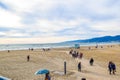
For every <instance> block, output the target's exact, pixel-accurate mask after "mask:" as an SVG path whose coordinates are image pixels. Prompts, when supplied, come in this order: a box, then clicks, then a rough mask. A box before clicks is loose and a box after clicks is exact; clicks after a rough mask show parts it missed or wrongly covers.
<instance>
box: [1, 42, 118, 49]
mask: <svg viewBox="0 0 120 80" xmlns="http://www.w3.org/2000/svg"><path fill="white" fill-rule="evenodd" d="M75 44H76V43H46V44H0V51H3V50H26V49H29V48H33V49H42V48H63V47H69V48H70V47H74V46H75ZM77 44H79V45H80V46H96V45H106V44H107V45H112V44H120V43H119V42H114V43H77Z"/></svg>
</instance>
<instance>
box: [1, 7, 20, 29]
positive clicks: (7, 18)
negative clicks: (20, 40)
mask: <svg viewBox="0 0 120 80" xmlns="http://www.w3.org/2000/svg"><path fill="white" fill-rule="evenodd" d="M20 20H21V18H20V16H18V15H16V14H14V13H12V12H9V11H7V10H4V9H2V8H0V26H1V27H12V28H17V27H20V26H22V24H21V23H20Z"/></svg>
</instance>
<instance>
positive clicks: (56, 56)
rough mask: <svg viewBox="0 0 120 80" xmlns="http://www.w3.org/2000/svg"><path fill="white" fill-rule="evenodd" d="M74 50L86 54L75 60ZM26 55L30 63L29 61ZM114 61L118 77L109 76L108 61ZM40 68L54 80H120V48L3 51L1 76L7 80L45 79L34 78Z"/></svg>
mask: <svg viewBox="0 0 120 80" xmlns="http://www.w3.org/2000/svg"><path fill="white" fill-rule="evenodd" d="M71 49H73V50H75V51H79V52H82V53H83V58H82V59H78V58H77V59H74V58H73V57H71V55H70V54H69V51H70V50H71ZM27 55H30V61H29V62H27ZM91 57H93V58H94V60H95V63H94V65H93V66H90V65H89V59H90V58H91ZM64 61H66V62H67V74H66V75H64ZM79 61H81V63H82V71H81V72H78V70H77V64H78V62H79ZM109 61H113V62H114V63H115V64H116V66H117V72H116V75H113V74H112V75H109V72H108V68H107V65H108V62H109ZM39 69H48V70H50V75H51V78H52V80H81V78H83V77H85V78H86V80H119V79H120V46H119V45H114V46H112V47H108V45H104V46H103V48H101V47H98V48H97V49H96V48H95V47H94V46H92V47H91V49H90V50H89V49H88V47H81V48H80V49H74V48H55V49H51V50H50V51H43V50H41V49H37V50H33V51H29V50H13V51H10V52H9V53H8V52H7V51H0V76H5V77H8V78H10V79H12V80H44V76H45V75H44V74H43V75H35V74H34V73H35V72H36V71H37V70H39Z"/></svg>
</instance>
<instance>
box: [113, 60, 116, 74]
mask: <svg viewBox="0 0 120 80" xmlns="http://www.w3.org/2000/svg"><path fill="white" fill-rule="evenodd" d="M112 72H113V74H115V72H116V65H115V63H113V62H112Z"/></svg>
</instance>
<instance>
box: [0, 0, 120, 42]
mask: <svg viewBox="0 0 120 80" xmlns="http://www.w3.org/2000/svg"><path fill="white" fill-rule="evenodd" d="M119 22H120V0H59V1H58V0H1V1H0V29H1V30H0V31H1V33H0V37H1V38H3V37H6V38H7V37H8V38H18V37H19V38H22V37H23V38H25V37H28V38H40V37H44V38H45V39H48V38H49V39H51V40H53V38H55V39H56V40H57V39H59V40H69V39H71V40H72V39H83V38H91V37H96V36H104V35H118V34H120V32H119V31H120V28H119V27H120V24H119ZM50 37H51V38H50ZM60 38H62V39H60Z"/></svg>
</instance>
